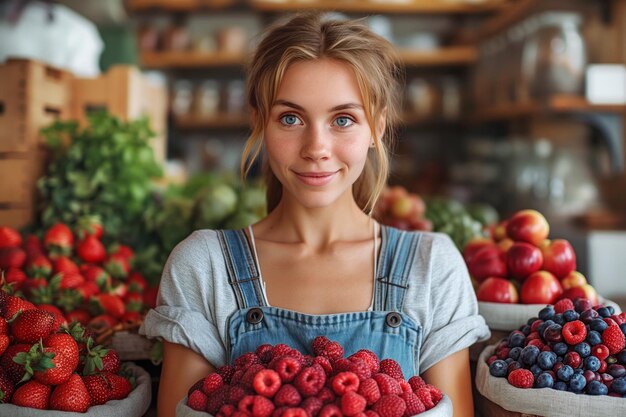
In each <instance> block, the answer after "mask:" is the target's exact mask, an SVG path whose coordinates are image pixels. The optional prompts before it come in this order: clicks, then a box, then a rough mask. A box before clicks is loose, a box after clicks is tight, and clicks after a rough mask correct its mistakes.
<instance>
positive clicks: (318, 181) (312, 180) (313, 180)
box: [295, 171, 338, 186]
mask: <svg viewBox="0 0 626 417" xmlns="http://www.w3.org/2000/svg"><path fill="white" fill-rule="evenodd" d="M337 172H338V171H331V172H296V173H295V174H296V177H298V179H300V181H302V182H303V183H305V184H307V185H313V186H321V185H326V184H328V183H329V182H331V181H332V180H333V178H334V177H335V175H336V174H337Z"/></svg>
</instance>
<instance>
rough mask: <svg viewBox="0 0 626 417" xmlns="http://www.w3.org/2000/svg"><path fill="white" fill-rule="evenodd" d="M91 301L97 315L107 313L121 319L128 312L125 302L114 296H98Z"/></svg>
mask: <svg viewBox="0 0 626 417" xmlns="http://www.w3.org/2000/svg"><path fill="white" fill-rule="evenodd" d="M91 300H92V305H93V307H94V310H95V312H96V314H101V313H105V314H108V315H110V316H112V317H115V318H117V319H119V318H120V317H122V315H124V312H125V311H126V307H125V306H124V302H123V301H122V300H121V299H120V297H118V296H116V295H113V294H98V295H96V296H94V297H93V298H92V299H91Z"/></svg>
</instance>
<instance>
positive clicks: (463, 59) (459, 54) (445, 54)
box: [399, 46, 478, 67]
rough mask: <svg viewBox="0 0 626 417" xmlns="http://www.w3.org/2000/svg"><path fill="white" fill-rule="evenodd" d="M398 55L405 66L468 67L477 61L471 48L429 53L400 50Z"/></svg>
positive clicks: (451, 47) (465, 47)
mask: <svg viewBox="0 0 626 417" xmlns="http://www.w3.org/2000/svg"><path fill="white" fill-rule="evenodd" d="M399 55H400V58H401V59H402V62H404V64H405V65H407V66H431V67H432V66H459V65H470V64H473V63H475V62H476V60H477V59H478V52H477V50H476V48H475V47H473V46H448V47H443V48H440V49H434V50H431V51H414V50H408V49H401V50H400V51H399Z"/></svg>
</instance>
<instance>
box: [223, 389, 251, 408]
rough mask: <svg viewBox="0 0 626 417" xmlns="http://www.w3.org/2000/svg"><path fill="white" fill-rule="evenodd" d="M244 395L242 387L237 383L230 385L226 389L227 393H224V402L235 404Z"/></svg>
mask: <svg viewBox="0 0 626 417" xmlns="http://www.w3.org/2000/svg"><path fill="white" fill-rule="evenodd" d="M245 395H246V391H245V390H244V389H243V387H241V386H239V385H234V386H231V387H230V388H229V389H228V394H227V395H226V402H227V403H229V404H232V405H236V404H238V403H239V401H240V400H241V399H242V398H243V397H244V396H245Z"/></svg>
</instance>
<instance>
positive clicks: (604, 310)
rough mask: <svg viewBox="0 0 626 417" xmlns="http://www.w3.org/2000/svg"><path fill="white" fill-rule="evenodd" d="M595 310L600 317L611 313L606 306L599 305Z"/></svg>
mask: <svg viewBox="0 0 626 417" xmlns="http://www.w3.org/2000/svg"><path fill="white" fill-rule="evenodd" d="M596 311H597V312H598V314H599V315H600V317H609V316H610V315H611V312H610V311H609V309H608V308H607V307H600V308H599V309H598V310H596Z"/></svg>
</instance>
